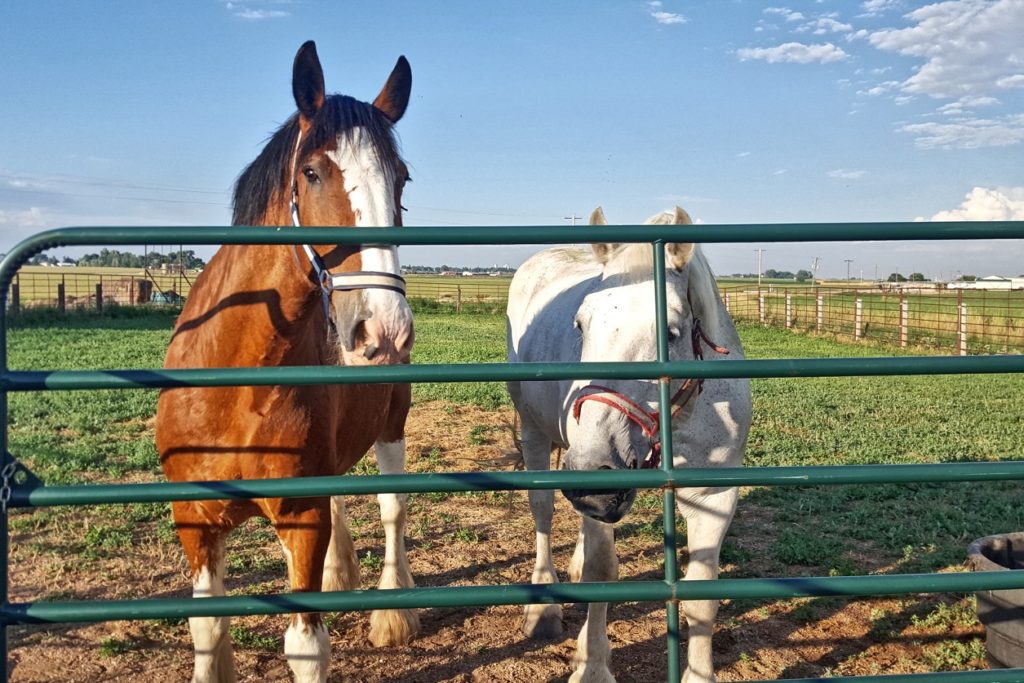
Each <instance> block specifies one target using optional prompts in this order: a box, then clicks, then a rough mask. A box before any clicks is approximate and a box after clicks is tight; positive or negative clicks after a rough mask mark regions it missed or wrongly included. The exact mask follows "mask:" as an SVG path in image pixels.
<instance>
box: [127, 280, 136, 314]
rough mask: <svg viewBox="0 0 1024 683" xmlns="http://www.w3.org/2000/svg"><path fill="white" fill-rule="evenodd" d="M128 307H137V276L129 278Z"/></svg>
mask: <svg viewBox="0 0 1024 683" xmlns="http://www.w3.org/2000/svg"><path fill="white" fill-rule="evenodd" d="M128 305H129V306H134V305H135V276H134V275H131V276H129V277H128Z"/></svg>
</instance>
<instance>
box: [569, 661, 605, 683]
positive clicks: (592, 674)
mask: <svg viewBox="0 0 1024 683" xmlns="http://www.w3.org/2000/svg"><path fill="white" fill-rule="evenodd" d="M569 683H615V676H612V672H611V671H609V670H608V667H607V666H604V665H603V664H584V665H583V666H581V667H580V668H578V669H576V670H575V671H573V672H572V676H569Z"/></svg>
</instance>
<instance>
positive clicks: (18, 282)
mask: <svg viewBox="0 0 1024 683" xmlns="http://www.w3.org/2000/svg"><path fill="white" fill-rule="evenodd" d="M194 279H195V273H187V272H184V271H179V272H174V273H164V272H160V271H152V270H143V271H140V272H139V273H137V274H128V273H98V272H95V271H93V272H80V273H79V272H74V270H73V269H68V270H64V269H59V268H56V269H46V272H39V271H28V272H26V271H24V270H23V271H21V272H19V273H18V274H17V275H16V276H15V278H14V282H13V283H12V285H11V290H10V297H9V301H8V307H9V309H11V310H13V311H15V312H17V311H18V310H19V309H21V308H55V309H57V310H61V311H64V310H67V309H69V308H70V309H83V308H94V309H102V308H103V307H104V306H105V305H108V306H109V305H118V306H136V305H147V304H180V303H182V302H183V301H184V300H185V299H186V298H187V297H188V294H189V292H190V291H191V290H192V281H193V280H194Z"/></svg>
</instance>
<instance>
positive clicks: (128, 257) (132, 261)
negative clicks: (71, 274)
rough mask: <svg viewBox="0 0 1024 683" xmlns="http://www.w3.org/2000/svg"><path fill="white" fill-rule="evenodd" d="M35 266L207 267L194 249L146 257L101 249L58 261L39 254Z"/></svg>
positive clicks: (153, 253)
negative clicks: (64, 264)
mask: <svg viewBox="0 0 1024 683" xmlns="http://www.w3.org/2000/svg"><path fill="white" fill-rule="evenodd" d="M29 263H31V264H32V265H35V266H56V265H59V264H61V263H70V264H74V265H76V266H82V267H88V268H154V269H156V268H161V267H163V266H165V265H167V266H177V265H178V264H181V266H182V267H184V268H185V269H187V270H199V269H201V268H205V267H206V262H205V261H204V260H203V259H201V258H199V257H198V256H196V253H195V251H193V250H192V249H184V250H181V251H172V252H168V253H166V254H162V253H160V252H157V251H151V252H149V253H147V254H145V255H143V254H133V253H131V252H129V251H118V250H117V249H100V251H99V253H94V254H86V255H85V256H82V257H81V258H79V259H73V258H71V257H69V256H64V257H61V258H60V259H58V258H57V257H56V256H51V255H49V254H38V255H36V256H35V257H33V258H32V260H31V261H29Z"/></svg>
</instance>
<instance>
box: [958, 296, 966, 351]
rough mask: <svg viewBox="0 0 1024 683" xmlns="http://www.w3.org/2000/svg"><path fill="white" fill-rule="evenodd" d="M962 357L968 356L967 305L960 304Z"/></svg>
mask: <svg viewBox="0 0 1024 683" xmlns="http://www.w3.org/2000/svg"><path fill="white" fill-rule="evenodd" d="M957 310H958V311H959V313H960V355H961V356H966V355H967V304H965V303H963V302H962V301H961V302H960V307H959V308H958V309H957Z"/></svg>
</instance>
